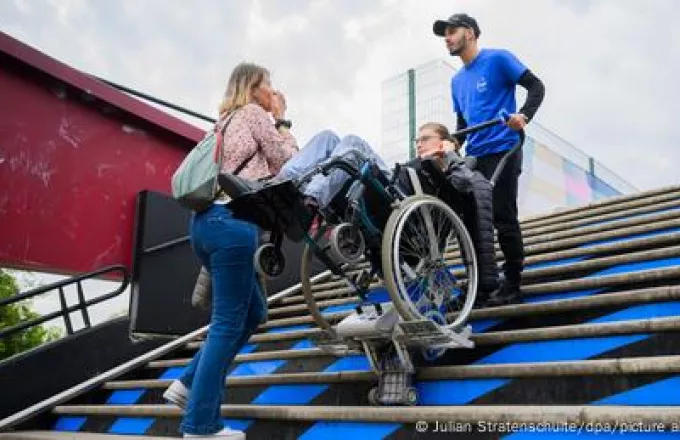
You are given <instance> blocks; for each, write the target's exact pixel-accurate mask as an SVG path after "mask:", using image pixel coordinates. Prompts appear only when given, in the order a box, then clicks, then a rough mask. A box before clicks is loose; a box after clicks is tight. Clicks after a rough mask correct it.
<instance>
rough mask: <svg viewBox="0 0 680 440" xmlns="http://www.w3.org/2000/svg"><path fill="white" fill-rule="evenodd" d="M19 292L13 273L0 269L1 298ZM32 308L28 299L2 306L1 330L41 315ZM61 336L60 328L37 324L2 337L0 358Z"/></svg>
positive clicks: (0, 307) (0, 315)
mask: <svg viewBox="0 0 680 440" xmlns="http://www.w3.org/2000/svg"><path fill="white" fill-rule="evenodd" d="M18 292H19V287H18V286H17V282H16V280H15V279H14V277H13V276H12V275H10V274H9V273H7V272H6V271H4V270H2V269H0V300H2V299H6V298H9V297H11V296H12V295H16V294H17V293H18ZM39 316H40V315H38V314H37V313H35V312H33V311H32V310H31V309H30V303H29V302H28V301H22V302H18V303H13V304H10V305H6V306H0V330H2V329H6V328H10V327H14V326H15V325H18V324H21V323H22V322H26V321H28V320H31V319H35V318H37V317H39ZM60 337H61V331H59V330H58V329H46V328H45V327H43V326H42V325H37V326H34V327H30V328H28V329H26V330H23V331H21V332H19V333H15V334H13V335H10V336H6V337H4V338H2V339H0V360H2V359H6V358H8V357H10V356H14V355H15V354H17V353H21V352H23V351H26V350H29V349H31V348H33V347H37V346H39V345H42V344H44V343H46V342H50V341H54V340H55V339H59V338H60Z"/></svg>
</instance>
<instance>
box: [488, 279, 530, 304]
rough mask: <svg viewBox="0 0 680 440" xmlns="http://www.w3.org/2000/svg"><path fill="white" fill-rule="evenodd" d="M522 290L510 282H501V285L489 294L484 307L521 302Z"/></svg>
mask: <svg viewBox="0 0 680 440" xmlns="http://www.w3.org/2000/svg"><path fill="white" fill-rule="evenodd" d="M521 299H522V292H521V291H520V289H519V286H518V285H516V284H511V283H507V282H505V283H503V284H502V285H501V287H500V288H499V289H497V290H495V291H493V292H492V293H491V294H489V297H488V299H487V301H486V307H498V306H507V305H510V304H518V303H520V302H521Z"/></svg>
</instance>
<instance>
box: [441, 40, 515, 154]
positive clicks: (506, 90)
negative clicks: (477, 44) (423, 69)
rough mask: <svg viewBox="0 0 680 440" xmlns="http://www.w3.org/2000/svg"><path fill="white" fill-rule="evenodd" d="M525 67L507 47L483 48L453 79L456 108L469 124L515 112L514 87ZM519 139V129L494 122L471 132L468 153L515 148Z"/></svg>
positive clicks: (452, 85)
mask: <svg viewBox="0 0 680 440" xmlns="http://www.w3.org/2000/svg"><path fill="white" fill-rule="evenodd" d="M526 70H527V68H526V67H525V66H524V64H522V63H521V62H520V61H519V60H518V59H517V57H515V56H514V55H513V54H511V53H510V52H508V51H507V50H502V49H482V50H481V51H480V52H479V54H477V57H476V58H475V59H474V60H472V62H471V63H470V64H468V65H467V66H464V67H463V68H462V69H460V70H459V71H458V72H457V73H456V74H455V75H454V76H453V78H452V79H451V96H452V98H453V109H454V111H455V112H456V113H461V114H462V116H463V119H465V121H466V122H467V125H468V127H470V126H472V125H476V124H479V123H480V122H485V121H488V120H490V119H495V118H498V113H499V112H500V111H501V110H502V109H504V110H505V111H507V112H508V113H509V114H513V113H515V112H516V111H517V104H516V102H515V86H516V84H517V82H518V81H519V79H520V77H521V76H522V74H523V73H524V72H525V71H526ZM518 139H519V134H518V133H517V132H516V131H513V130H511V129H510V128H508V127H507V126H506V125H495V126H493V127H491V128H487V129H484V130H481V131H478V132H476V133H471V134H469V135H468V136H467V146H466V153H467V154H468V155H471V156H484V155H487V154H493V153H500V152H503V151H507V150H509V149H510V148H512V147H513V145H515V143H516V142H517V141H518Z"/></svg>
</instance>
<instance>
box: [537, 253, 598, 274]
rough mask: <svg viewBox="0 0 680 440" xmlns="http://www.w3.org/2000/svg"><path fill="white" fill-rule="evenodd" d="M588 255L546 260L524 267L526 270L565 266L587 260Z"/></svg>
mask: <svg viewBox="0 0 680 440" xmlns="http://www.w3.org/2000/svg"><path fill="white" fill-rule="evenodd" d="M586 258H588V256H585V255H584V256H581V257H574V258H563V259H561V260H554V261H546V262H545V263H537V264H528V265H526V266H525V267H524V269H525V270H529V269H543V268H546V267H555V266H563V265H565V264H572V263H578V262H580V261H583V260H585V259H586Z"/></svg>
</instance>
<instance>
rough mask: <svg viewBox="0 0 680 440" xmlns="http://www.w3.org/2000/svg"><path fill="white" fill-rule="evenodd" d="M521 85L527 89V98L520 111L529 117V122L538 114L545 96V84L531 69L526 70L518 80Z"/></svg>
mask: <svg viewBox="0 0 680 440" xmlns="http://www.w3.org/2000/svg"><path fill="white" fill-rule="evenodd" d="M517 84H519V85H520V86H522V87H524V88H525V89H526V90H527V100H526V102H525V103H524V105H523V106H522V108H521V109H519V112H520V113H521V114H523V115H524V116H526V117H527V122H529V121H531V120H532V119H533V118H534V115H536V112H537V111H538V108H539V107H540V106H541V103H542V102H543V97H544V96H545V86H544V85H543V82H541V80H540V79H538V77H537V76H536V75H534V74H533V73H532V72H531V71H530V70H528V69H527V70H526V71H525V72H524V73H523V74H522V76H521V77H520V78H519V81H518V82H517Z"/></svg>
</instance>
